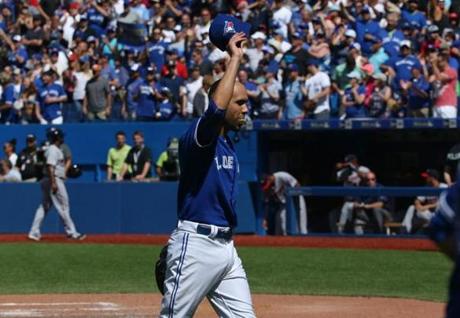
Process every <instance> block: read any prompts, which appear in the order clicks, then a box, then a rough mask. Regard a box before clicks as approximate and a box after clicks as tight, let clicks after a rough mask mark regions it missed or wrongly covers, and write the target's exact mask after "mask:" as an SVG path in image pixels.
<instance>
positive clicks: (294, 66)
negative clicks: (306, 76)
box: [288, 63, 299, 72]
mask: <svg viewBox="0 0 460 318" xmlns="http://www.w3.org/2000/svg"><path fill="white" fill-rule="evenodd" d="M288 69H289V70H290V71H291V72H298V71H299V66H298V65H297V64H295V63H293V64H289V65H288Z"/></svg>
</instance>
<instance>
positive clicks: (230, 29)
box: [224, 21, 236, 35]
mask: <svg viewBox="0 0 460 318" xmlns="http://www.w3.org/2000/svg"><path fill="white" fill-rule="evenodd" d="M228 33H236V31H235V25H234V24H233V21H225V26H224V35H225V34H228Z"/></svg>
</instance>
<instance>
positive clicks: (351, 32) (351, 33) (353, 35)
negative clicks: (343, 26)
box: [345, 29, 356, 39]
mask: <svg viewBox="0 0 460 318" xmlns="http://www.w3.org/2000/svg"><path fill="white" fill-rule="evenodd" d="M345 36H346V37H349V38H353V39H356V31H355V30H352V29H348V30H346V31H345Z"/></svg>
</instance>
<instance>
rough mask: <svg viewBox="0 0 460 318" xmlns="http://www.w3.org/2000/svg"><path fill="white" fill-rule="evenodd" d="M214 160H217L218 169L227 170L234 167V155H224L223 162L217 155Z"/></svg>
mask: <svg viewBox="0 0 460 318" xmlns="http://www.w3.org/2000/svg"><path fill="white" fill-rule="evenodd" d="M214 160H215V161H216V167H217V170H221V169H222V168H224V169H225V170H232V169H233V162H234V158H233V156H222V163H219V157H217V156H216V157H215V158H214Z"/></svg>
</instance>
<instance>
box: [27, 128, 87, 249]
mask: <svg viewBox="0 0 460 318" xmlns="http://www.w3.org/2000/svg"><path fill="white" fill-rule="evenodd" d="M47 138H48V140H49V142H50V145H49V147H48V148H47V149H46V150H45V165H44V166H45V168H44V176H43V179H41V181H40V186H41V190H42V202H41V204H40V206H39V207H38V209H37V211H36V212H35V217H34V221H33V223H32V227H31V229H30V232H29V235H28V238H29V239H31V240H34V241H39V240H40V239H41V232H40V227H41V224H42V222H43V219H44V218H45V216H46V214H47V213H48V211H49V210H50V209H51V207H52V206H53V205H54V207H55V208H56V210H57V212H58V213H59V216H60V217H61V219H62V221H63V223H64V228H65V231H66V234H67V237H68V238H70V239H74V240H83V239H85V237H86V235H84V234H81V233H79V232H78V231H77V229H76V228H75V225H74V223H73V221H72V218H71V216H70V205H69V196H68V194H67V189H66V187H65V184H64V181H65V179H66V171H67V169H68V167H69V166H70V164H71V162H70V159H69V156H70V154H68V155H67V159H66V156H65V154H64V151H63V150H62V145H63V144H64V133H63V132H62V130H60V129H59V128H54V127H53V128H51V129H49V130H48V132H47Z"/></svg>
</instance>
